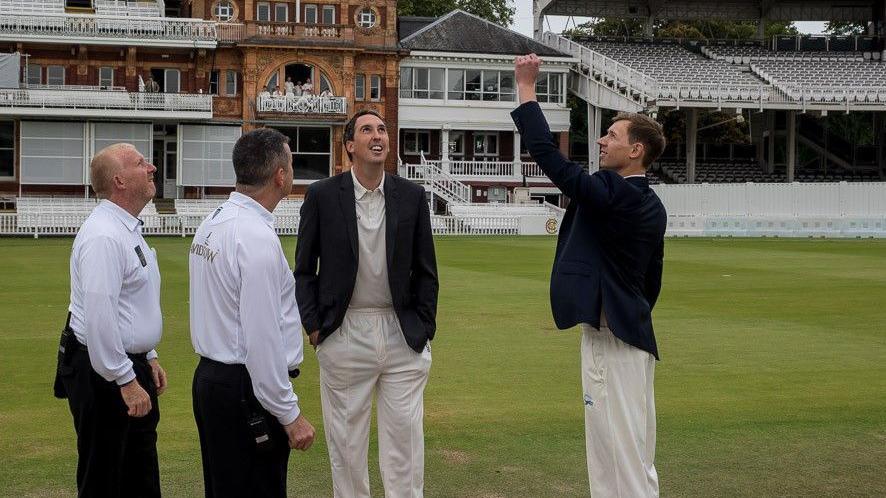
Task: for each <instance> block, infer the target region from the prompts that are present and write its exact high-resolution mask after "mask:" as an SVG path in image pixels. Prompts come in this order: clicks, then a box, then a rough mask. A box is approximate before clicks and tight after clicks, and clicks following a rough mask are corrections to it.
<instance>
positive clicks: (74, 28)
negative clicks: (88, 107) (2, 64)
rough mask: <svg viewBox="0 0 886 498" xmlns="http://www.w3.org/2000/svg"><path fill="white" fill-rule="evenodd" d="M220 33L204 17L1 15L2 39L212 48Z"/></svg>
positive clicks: (55, 14)
mask: <svg viewBox="0 0 886 498" xmlns="http://www.w3.org/2000/svg"><path fill="white" fill-rule="evenodd" d="M217 37H218V34H217V32H216V24H215V23H214V22H212V21H204V20H201V19H179V18H175V19H171V18H166V17H134V16H98V15H88V14H63V13H62V14H59V13H48V14H10V13H5V12H4V13H3V14H2V15H0V41H10V42H23V41H24V42H26V41H40V42H44V43H61V44H65V45H68V44H77V43H83V44H92V45H126V46H140V47H182V48H210V49H213V48H215V47H216V46H217V44H218V42H217V41H216V40H217Z"/></svg>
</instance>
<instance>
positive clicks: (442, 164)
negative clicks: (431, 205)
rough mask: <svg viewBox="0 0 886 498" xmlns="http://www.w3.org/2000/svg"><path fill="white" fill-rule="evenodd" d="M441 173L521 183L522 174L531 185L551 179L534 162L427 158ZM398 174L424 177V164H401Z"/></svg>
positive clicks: (472, 179)
mask: <svg viewBox="0 0 886 498" xmlns="http://www.w3.org/2000/svg"><path fill="white" fill-rule="evenodd" d="M427 163H428V164H430V165H433V166H434V167H436V168H439V170H440V171H441V172H442V174H446V175H452V177H453V178H455V179H456V180H458V181H461V182H465V181H468V182H470V181H474V182H477V181H495V182H509V183H521V182H523V177H524V175H525V176H526V182H527V183H528V184H532V185H539V184H543V185H550V184H551V181H550V180H549V179H548V178H547V177H546V176H545V174H544V173H543V172H542V171H541V168H539V167H538V165H537V164H536V163H534V162H521V161H462V160H446V161H442V160H429V161H427ZM400 174H401V175H402V176H405V177H406V178H409V179H410V180H422V179H424V178H425V175H426V173H425V172H424V166H423V165H421V164H403V165H402V166H401V170H400Z"/></svg>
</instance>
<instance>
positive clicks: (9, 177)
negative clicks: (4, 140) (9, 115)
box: [0, 120, 15, 180]
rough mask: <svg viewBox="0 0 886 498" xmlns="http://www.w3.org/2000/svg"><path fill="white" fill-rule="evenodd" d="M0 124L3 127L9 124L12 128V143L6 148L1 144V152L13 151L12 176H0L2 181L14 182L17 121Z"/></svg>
mask: <svg viewBox="0 0 886 498" xmlns="http://www.w3.org/2000/svg"><path fill="white" fill-rule="evenodd" d="M0 124H3V125H5V124H9V125H11V126H12V141H11V142H10V143H9V147H4V146H3V144H0V150H11V151H12V175H2V174H0V179H3V180H14V179H15V121H11V120H0Z"/></svg>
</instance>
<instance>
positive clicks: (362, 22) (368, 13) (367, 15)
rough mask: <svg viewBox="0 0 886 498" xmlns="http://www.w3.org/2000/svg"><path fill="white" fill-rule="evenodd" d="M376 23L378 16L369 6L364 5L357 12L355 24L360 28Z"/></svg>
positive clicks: (370, 26)
mask: <svg viewBox="0 0 886 498" xmlns="http://www.w3.org/2000/svg"><path fill="white" fill-rule="evenodd" d="M376 24H378V16H377V15H376V13H375V11H374V10H372V9H371V8H370V7H364V8H363V9H361V10H360V11H359V12H358V13H357V26H360V27H361V28H366V29H369V28H373V27H375V25H376Z"/></svg>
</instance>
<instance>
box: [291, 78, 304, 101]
mask: <svg viewBox="0 0 886 498" xmlns="http://www.w3.org/2000/svg"><path fill="white" fill-rule="evenodd" d="M292 94H293V95H295V96H296V97H301V94H302V91H301V81H299V82H298V83H296V84H295V87H293V89H292Z"/></svg>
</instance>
